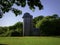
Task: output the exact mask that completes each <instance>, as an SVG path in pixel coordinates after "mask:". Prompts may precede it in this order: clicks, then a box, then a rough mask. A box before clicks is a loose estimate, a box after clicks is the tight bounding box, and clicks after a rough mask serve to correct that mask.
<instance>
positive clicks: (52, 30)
mask: <svg viewBox="0 0 60 45" xmlns="http://www.w3.org/2000/svg"><path fill="white" fill-rule="evenodd" d="M33 27H34V28H38V29H39V30H40V35H42V36H44V35H45V36H58V35H60V17H59V16H58V15H57V14H54V15H52V16H46V17H45V16H37V17H35V18H34V19H33ZM0 36H23V23H22V22H17V23H16V24H14V25H13V26H9V27H0Z"/></svg>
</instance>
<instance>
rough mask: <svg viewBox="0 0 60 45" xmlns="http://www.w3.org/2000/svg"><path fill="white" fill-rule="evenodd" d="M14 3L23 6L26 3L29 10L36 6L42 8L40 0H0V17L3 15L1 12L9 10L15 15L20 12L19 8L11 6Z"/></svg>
mask: <svg viewBox="0 0 60 45" xmlns="http://www.w3.org/2000/svg"><path fill="white" fill-rule="evenodd" d="M14 4H16V5H17V6H21V7H25V6H26V4H28V6H29V9H31V10H32V9H35V7H38V8H39V10H41V9H42V8H43V5H42V4H41V1H40V0H0V18H2V16H3V15H2V13H5V12H8V11H9V10H11V11H13V13H14V14H15V15H16V16H17V15H19V14H22V11H21V10H19V9H16V8H12V6H13V5H14Z"/></svg>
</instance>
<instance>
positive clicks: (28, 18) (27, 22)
mask: <svg viewBox="0 0 60 45" xmlns="http://www.w3.org/2000/svg"><path fill="white" fill-rule="evenodd" d="M22 18H23V35H24V36H33V35H34V36H35V35H36V36H37V35H39V30H38V29H36V28H33V16H32V15H30V14H29V13H25V14H24V15H23V17H22Z"/></svg>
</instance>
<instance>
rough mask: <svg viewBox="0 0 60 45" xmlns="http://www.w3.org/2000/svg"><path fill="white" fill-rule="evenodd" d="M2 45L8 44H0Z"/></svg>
mask: <svg viewBox="0 0 60 45" xmlns="http://www.w3.org/2000/svg"><path fill="white" fill-rule="evenodd" d="M0 45H8V44H0Z"/></svg>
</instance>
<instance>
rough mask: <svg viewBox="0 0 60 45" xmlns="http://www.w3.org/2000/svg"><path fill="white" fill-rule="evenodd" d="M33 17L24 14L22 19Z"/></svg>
mask: <svg viewBox="0 0 60 45" xmlns="http://www.w3.org/2000/svg"><path fill="white" fill-rule="evenodd" d="M32 17H33V16H32V15H30V14H29V13H25V14H24V15H23V17H22V18H32Z"/></svg>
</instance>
